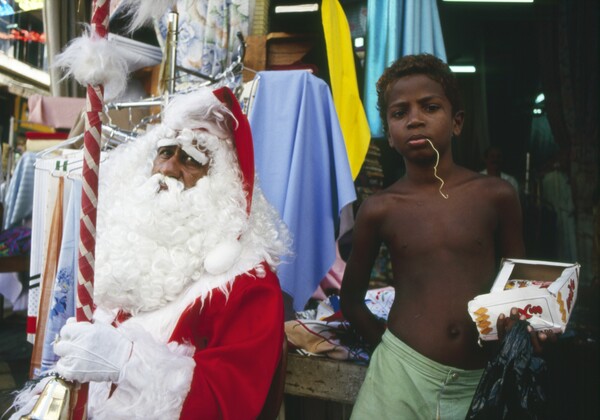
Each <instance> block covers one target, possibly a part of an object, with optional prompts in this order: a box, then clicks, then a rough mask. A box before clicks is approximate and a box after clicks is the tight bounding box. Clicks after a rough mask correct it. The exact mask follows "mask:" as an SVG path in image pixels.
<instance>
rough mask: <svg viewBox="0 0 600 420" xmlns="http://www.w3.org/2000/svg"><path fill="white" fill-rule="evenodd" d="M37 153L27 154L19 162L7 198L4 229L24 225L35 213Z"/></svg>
mask: <svg viewBox="0 0 600 420" xmlns="http://www.w3.org/2000/svg"><path fill="white" fill-rule="evenodd" d="M34 175H35V153H33V152H25V153H23V155H22V156H21V158H20V159H19V161H18V162H17V165H16V167H15V171H14V173H13V176H12V178H11V179H10V183H9V185H8V191H7V196H6V202H5V208H4V229H10V228H12V227H15V226H20V225H22V224H23V221H24V220H25V219H28V218H30V217H31V215H32V213H33V178H34Z"/></svg>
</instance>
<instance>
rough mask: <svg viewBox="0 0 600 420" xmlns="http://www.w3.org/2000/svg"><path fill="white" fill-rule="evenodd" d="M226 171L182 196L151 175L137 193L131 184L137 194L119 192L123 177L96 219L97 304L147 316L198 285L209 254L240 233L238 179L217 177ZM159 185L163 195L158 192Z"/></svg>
mask: <svg viewBox="0 0 600 420" xmlns="http://www.w3.org/2000/svg"><path fill="white" fill-rule="evenodd" d="M227 166H229V167H230V166H231V165H225V166H223V167H221V168H218V167H217V168H213V169H214V171H211V172H212V173H210V174H209V175H208V176H206V177H204V178H202V179H200V180H199V181H198V183H197V184H196V186H195V187H194V188H192V189H189V190H183V186H182V185H181V183H179V182H178V181H175V180H173V179H166V180H164V179H163V178H162V177H161V176H158V175H157V176H153V177H152V178H150V179H149V180H147V181H144V182H143V183H142V184H141V185H140V182H141V181H140V180H139V178H138V181H137V183H138V185H137V186H136V185H128V186H127V185H124V184H128V182H127V177H126V176H124V177H122V178H121V179H122V180H123V181H122V182H121V183H119V185H118V186H116V187H114V190H115V191H110V190H107V193H106V194H105V195H104V196H102V198H104V199H105V201H104V203H106V205H105V206H102V205H100V206H99V213H98V238H97V247H96V284H95V291H94V296H95V299H96V303H97V304H100V305H104V306H106V307H108V308H111V309H115V308H116V309H121V310H124V311H126V312H128V313H132V314H136V313H138V312H145V311H151V310H154V309H157V308H160V307H162V306H164V305H165V304H167V303H169V302H171V301H173V300H175V299H176V298H177V297H178V296H180V295H181V293H182V292H183V291H184V290H185V289H186V288H187V287H188V286H189V285H190V284H191V283H192V282H194V281H198V280H201V278H202V276H203V275H205V272H204V267H203V262H204V259H205V256H206V254H207V253H208V252H209V251H210V250H211V249H212V247H213V246H214V245H215V244H216V243H217V242H218V241H221V240H222V239H223V238H238V237H239V236H240V234H241V233H242V232H243V231H244V230H245V229H246V223H247V216H246V214H245V197H244V193H243V191H242V189H241V184H240V182H239V177H238V175H237V173H236V172H235V171H231V170H222V169H223V168H226V167H227ZM134 178H135V177H132V179H134ZM160 181H164V182H166V183H167V185H168V190H167V191H161V192H157V191H158V190H159V188H158V183H159V182H160ZM111 189H112V188H111ZM107 196H108V197H107ZM101 203H102V201H101Z"/></svg>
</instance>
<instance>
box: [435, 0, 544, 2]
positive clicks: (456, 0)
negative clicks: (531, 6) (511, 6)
mask: <svg viewBox="0 0 600 420" xmlns="http://www.w3.org/2000/svg"><path fill="white" fill-rule="evenodd" d="M444 1H448V2H450V1H452V2H457V3H458V2H460V3H533V0H444Z"/></svg>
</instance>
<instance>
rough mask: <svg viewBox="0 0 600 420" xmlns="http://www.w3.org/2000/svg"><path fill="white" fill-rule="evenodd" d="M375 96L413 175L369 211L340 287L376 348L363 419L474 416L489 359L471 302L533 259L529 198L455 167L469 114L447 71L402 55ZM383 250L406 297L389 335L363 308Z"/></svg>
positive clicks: (359, 406)
mask: <svg viewBox="0 0 600 420" xmlns="http://www.w3.org/2000/svg"><path fill="white" fill-rule="evenodd" d="M377 91H378V107H379V112H380V116H381V118H382V121H383V127H384V131H385V133H386V135H387V138H388V142H389V144H390V146H391V147H392V148H393V149H395V150H396V151H397V152H398V153H399V154H400V155H402V157H403V159H404V163H405V165H406V174H405V175H404V177H402V178H401V179H399V180H398V181H396V182H395V183H394V184H393V185H391V186H390V187H389V188H387V189H385V190H383V191H381V192H379V193H377V194H374V195H372V196H371V197H369V198H368V199H367V200H365V201H364V202H363V204H362V205H361V207H360V209H359V212H358V215H357V218H356V224H355V227H354V236H353V246H352V253H351V255H350V258H349V261H348V264H347V267H346V270H345V275H344V279H343V282H342V290H341V303H342V311H343V313H344V315H345V317H346V318H347V319H348V320H349V321H350V322H351V323H352V324H353V325H354V326H355V327H356V329H357V330H358V332H359V333H361V334H362V335H363V336H364V337H365V339H367V340H368V341H369V342H370V343H371V344H373V345H377V348H376V349H375V352H374V354H373V356H372V359H371V363H370V366H369V371H368V373H367V377H366V379H365V382H364V384H363V387H362V388H361V391H360V394H359V397H358V399H357V402H356V404H355V406H354V410H353V418H356V419H368V418H372V419H375V418H377V419H387V418H396V419H420V418H424V419H432V418H443V419H446V418H447V419H459V418H464V417H465V415H466V413H467V411H468V408H469V405H470V403H471V399H472V396H473V394H474V392H475V388H476V387H477V384H478V382H479V379H480V377H481V374H482V372H483V367H484V365H485V362H486V361H487V359H488V358H489V355H488V354H487V353H486V351H485V349H483V348H481V347H480V346H479V345H478V344H477V331H476V329H475V324H474V323H473V321H472V320H471V318H470V317H469V315H468V312H467V302H468V301H469V300H471V299H472V298H473V297H475V296H476V295H478V294H481V293H486V292H488V291H489V289H490V287H491V283H492V281H493V279H494V277H495V274H496V270H497V257H498V256H500V257H511V258H523V257H524V255H525V248H524V244H523V238H522V219H521V207H520V204H519V198H518V195H517V192H516V191H515V189H514V188H513V187H512V186H511V185H510V184H509V183H508V182H506V181H504V180H502V179H500V178H496V177H486V176H483V175H480V174H478V173H476V172H473V171H471V170H468V169H466V168H464V167H461V166H459V165H457V164H456V163H454V161H453V159H452V150H451V143H452V139H453V137H455V136H458V135H459V134H460V132H461V129H462V126H463V118H464V113H463V111H462V110H461V108H460V103H459V93H458V87H457V83H456V80H455V79H454V76H453V75H452V73H451V71H450V69H449V68H448V66H447V65H446V64H445V63H443V62H442V61H440V60H439V59H437V58H435V57H434V56H431V55H425V54H423V55H416V56H406V57H403V58H401V59H399V60H398V61H396V62H395V63H393V64H392V65H391V66H390V67H389V68H387V69H386V70H385V71H384V73H383V75H382V76H381V78H380V79H379V81H378V83H377ZM382 243H383V244H385V245H386V246H387V248H388V249H389V252H390V255H391V259H392V271H393V278H394V284H393V286H394V287H395V289H396V297H395V301H394V304H393V306H392V308H391V311H390V314H389V318H388V323H387V325H384V324H383V323H381V322H380V321H378V320H377V319H376V318H375V317H374V316H373V315H372V314H371V312H370V311H369V310H368V309H367V307H366V305H365V303H364V296H365V293H366V291H367V288H368V284H369V277H370V274H371V269H372V267H373V263H374V261H375V258H376V257H377V255H378V251H379V248H380V245H381V244H382Z"/></svg>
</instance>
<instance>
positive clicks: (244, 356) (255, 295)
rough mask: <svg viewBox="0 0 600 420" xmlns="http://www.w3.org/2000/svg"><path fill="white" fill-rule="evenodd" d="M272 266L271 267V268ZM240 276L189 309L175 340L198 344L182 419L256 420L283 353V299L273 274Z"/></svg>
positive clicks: (174, 337) (181, 319)
mask: <svg viewBox="0 0 600 420" xmlns="http://www.w3.org/2000/svg"><path fill="white" fill-rule="evenodd" d="M267 270H268V268H267ZM252 274H253V273H250V274H245V275H240V276H238V277H237V278H236V280H235V282H234V284H233V286H232V289H231V292H230V294H229V296H228V297H226V296H225V295H224V294H223V293H222V292H221V291H219V290H214V291H213V294H212V296H211V297H210V298H207V299H206V300H205V302H204V304H203V305H202V303H201V302H200V301H196V303H195V304H194V305H193V306H192V307H191V308H189V309H188V310H186V312H185V313H184V314H183V315H182V317H181V318H180V321H179V323H178V324H177V326H176V327H175V329H174V331H173V334H172V336H171V341H176V342H178V343H186V342H187V343H192V344H194V345H195V346H196V353H195V354H194V360H195V361H196V367H195V369H194V377H193V379H192V385H191V390H190V392H189V394H188V395H187V398H186V400H185V402H184V404H183V408H182V411H181V416H180V418H181V419H198V418H202V419H225V420H226V419H234V420H240V419H255V418H256V417H257V416H258V414H259V413H260V411H261V409H262V407H263V405H264V402H265V399H266V396H267V393H268V391H269V387H270V385H271V381H272V378H273V375H274V372H275V369H276V367H277V364H278V362H279V358H280V357H281V351H282V343H283V299H282V294H281V288H280V286H279V281H278V279H277V277H276V276H275V274H273V273H272V272H271V271H270V270H268V271H267V275H266V277H265V278H256V277H254V276H253V275H252Z"/></svg>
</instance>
